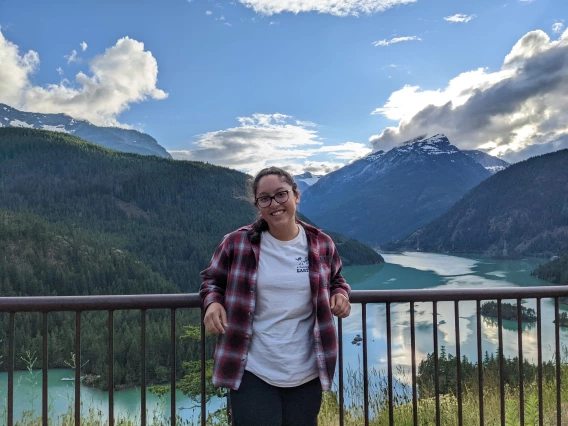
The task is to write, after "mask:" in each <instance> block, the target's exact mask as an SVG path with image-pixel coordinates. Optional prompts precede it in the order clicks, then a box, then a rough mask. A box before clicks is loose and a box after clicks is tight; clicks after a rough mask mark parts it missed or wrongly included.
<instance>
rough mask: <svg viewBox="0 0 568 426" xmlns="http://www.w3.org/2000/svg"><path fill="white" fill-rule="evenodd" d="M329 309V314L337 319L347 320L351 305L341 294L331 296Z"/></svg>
mask: <svg viewBox="0 0 568 426" xmlns="http://www.w3.org/2000/svg"><path fill="white" fill-rule="evenodd" d="M329 307H330V308H331V313H332V314H333V315H335V316H337V317H339V318H347V317H348V316H349V314H350V313H351V303H349V300H348V299H347V298H346V297H345V296H343V295H342V294H334V295H333V296H331V300H330V305H329Z"/></svg>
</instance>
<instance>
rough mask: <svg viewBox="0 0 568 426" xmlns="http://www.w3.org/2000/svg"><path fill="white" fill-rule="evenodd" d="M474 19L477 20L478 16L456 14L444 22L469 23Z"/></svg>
mask: <svg viewBox="0 0 568 426" xmlns="http://www.w3.org/2000/svg"><path fill="white" fill-rule="evenodd" d="M474 18H477V15H466V14H464V13H456V14H455V15H452V16H446V17H445V18H444V20H445V21H448V22H453V23H456V22H469V21H471V20H472V19H474Z"/></svg>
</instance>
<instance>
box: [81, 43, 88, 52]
mask: <svg viewBox="0 0 568 426" xmlns="http://www.w3.org/2000/svg"><path fill="white" fill-rule="evenodd" d="M80 46H81V50H82V51H83V52H84V51H85V50H87V47H88V46H87V43H85V42H84V41H82V42H81V44H80Z"/></svg>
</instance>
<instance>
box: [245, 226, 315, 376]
mask: <svg viewBox="0 0 568 426" xmlns="http://www.w3.org/2000/svg"><path fill="white" fill-rule="evenodd" d="M298 227H299V228H300V232H299V233H298V236H297V237H296V238H294V239H293V240H290V241H280V240H277V239H276V238H274V237H273V236H272V235H270V233H268V232H263V233H262V236H261V240H260V257H259V264H258V281H257V290H256V308H255V313H254V319H253V331H252V338H251V344H250V348H249V352H248V360H247V364H246V367H245V369H246V370H247V371H250V372H251V373H253V374H255V375H256V376H258V377H260V378H261V379H262V380H264V381H265V382H267V383H269V384H271V385H273V386H278V387H294V386H300V385H301V384H304V383H306V382H309V381H310V380H312V379H314V378H316V377H318V372H317V366H316V358H315V352H314V336H313V330H314V319H315V314H314V311H313V302H312V291H311V289H310V279H309V268H308V240H307V238H306V231H304V228H303V227H302V226H298Z"/></svg>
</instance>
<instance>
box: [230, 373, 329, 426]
mask: <svg viewBox="0 0 568 426" xmlns="http://www.w3.org/2000/svg"><path fill="white" fill-rule="evenodd" d="M321 394H322V391H321V383H320V380H319V378H315V379H314V380H311V381H309V382H308V383H304V384H303V385H301V386H297V387H294V388H279V387H276V386H272V385H269V384H268V383H266V382H265V381H263V380H261V379H259V378H258V377H257V376H255V375H254V374H252V373H249V372H248V371H245V373H244V375H243V380H242V382H241V386H240V387H239V390H236V391H235V390H231V391H230V392H229V397H230V399H231V408H232V411H233V425H234V426H316V425H317V418H318V413H319V410H320V406H321Z"/></svg>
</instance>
